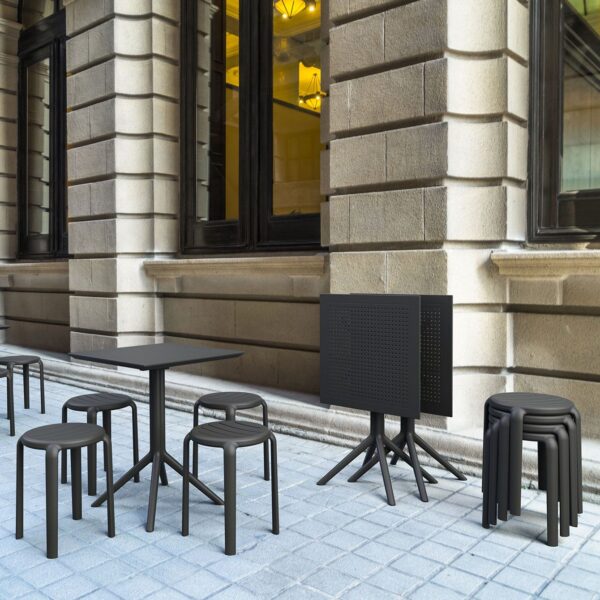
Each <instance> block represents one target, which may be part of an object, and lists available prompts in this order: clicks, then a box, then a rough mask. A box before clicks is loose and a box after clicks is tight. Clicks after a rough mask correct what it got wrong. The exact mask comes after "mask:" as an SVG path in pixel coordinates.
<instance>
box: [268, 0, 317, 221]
mask: <svg viewBox="0 0 600 600" xmlns="http://www.w3.org/2000/svg"><path fill="white" fill-rule="evenodd" d="M320 27H321V2H316V1H313V2H310V1H304V0H279V2H276V3H275V4H274V7H273V202H272V207H273V208H272V212H273V215H274V216H291V215H301V214H314V213H318V212H319V211H320V206H321V201H322V198H321V194H320V191H319V190H320V185H319V177H320V152H321V143H320V120H321V100H322V89H321V30H320Z"/></svg>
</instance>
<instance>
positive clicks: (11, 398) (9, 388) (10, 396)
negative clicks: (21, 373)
mask: <svg viewBox="0 0 600 600" xmlns="http://www.w3.org/2000/svg"><path fill="white" fill-rule="evenodd" d="M6 371H7V374H6V404H7V411H6V412H8V418H9V421H10V423H9V426H10V435H11V436H14V435H15V390H14V386H13V369H12V366H10V365H9V366H8V367H7V369H6Z"/></svg>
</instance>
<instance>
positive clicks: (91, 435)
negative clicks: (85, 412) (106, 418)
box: [20, 423, 105, 450]
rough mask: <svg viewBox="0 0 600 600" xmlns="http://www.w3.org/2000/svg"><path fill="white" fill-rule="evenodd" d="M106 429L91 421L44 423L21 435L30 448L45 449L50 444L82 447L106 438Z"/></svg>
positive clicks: (63, 447)
mask: <svg viewBox="0 0 600 600" xmlns="http://www.w3.org/2000/svg"><path fill="white" fill-rule="evenodd" d="M104 435H105V434H104V429H102V427H100V426H99V425H92V424H89V423H57V424H55V425H44V426H42V427H36V428H35V429H30V430H29V431H26V432H25V433H24V434H23V435H22V436H21V440H20V441H21V442H22V443H23V445H24V446H27V447H28V448H36V449H37V450H43V449H46V448H48V447H49V446H59V447H60V448H62V449H68V448H82V447H83V446H90V445H91V444H97V443H98V442H101V441H102V440H103V439H104Z"/></svg>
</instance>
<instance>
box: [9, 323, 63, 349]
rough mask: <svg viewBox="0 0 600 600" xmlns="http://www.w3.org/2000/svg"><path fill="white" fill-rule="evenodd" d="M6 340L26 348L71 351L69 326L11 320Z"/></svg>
mask: <svg viewBox="0 0 600 600" xmlns="http://www.w3.org/2000/svg"><path fill="white" fill-rule="evenodd" d="M6 341H7V343H9V344H14V345H17V346H22V347H26V348H37V349H39V350H48V351H50V352H68V351H69V327H68V326H67V325H56V324H54V323H38V322H35V321H11V322H10V329H9V330H8V332H7V336H6Z"/></svg>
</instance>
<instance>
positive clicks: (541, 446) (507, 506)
mask: <svg viewBox="0 0 600 600" xmlns="http://www.w3.org/2000/svg"><path fill="white" fill-rule="evenodd" d="M484 432H485V433H484V460H483V493H484V506H483V515H482V524H483V526H484V527H486V528H487V527H489V526H490V525H495V524H496V522H497V521H496V519H497V518H500V519H501V520H506V519H507V518H508V511H510V512H511V513H512V514H514V515H519V514H521V478H522V465H521V462H522V442H523V440H526V441H534V442H537V444H538V471H539V475H538V477H539V488H540V489H542V490H544V489H545V490H546V491H547V504H548V515H547V518H548V536H547V538H548V539H547V541H548V545H551V546H556V545H557V544H558V508H557V504H558V503H560V535H561V536H568V535H569V526H570V525H571V526H574V527H576V526H577V523H578V514H580V513H581V512H582V511H583V493H582V467H581V417H580V415H579V412H578V411H577V409H576V408H575V406H574V405H573V403H572V402H571V401H569V400H567V399H565V398H561V397H559V396H551V395H547V394H534V393H504V394H496V395H494V396H492V397H490V398H488V400H487V401H486V404H485V411H484Z"/></svg>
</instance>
